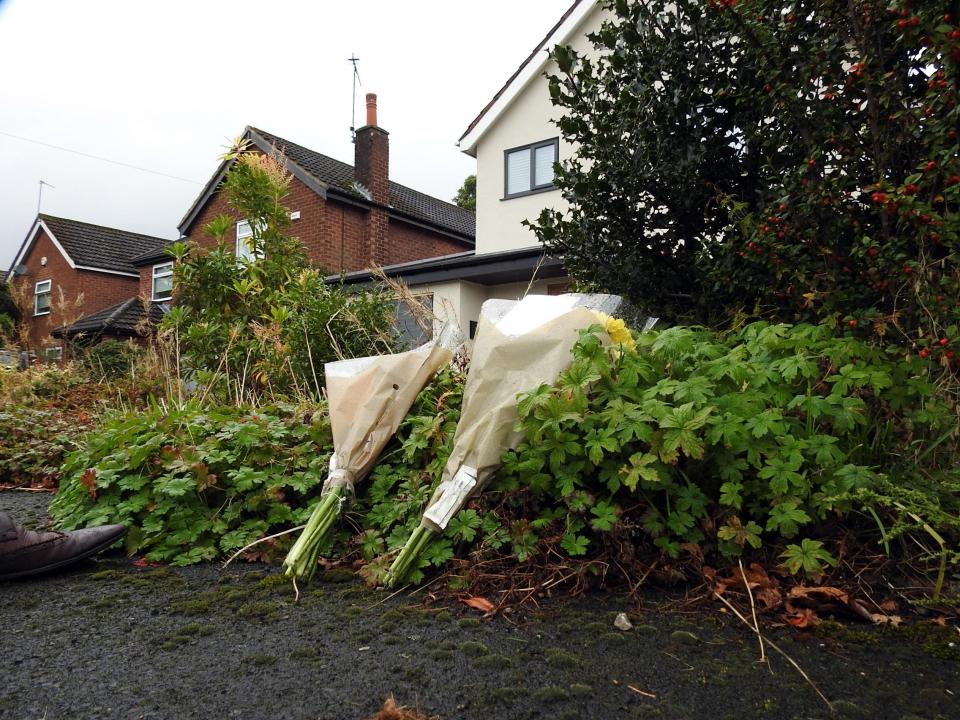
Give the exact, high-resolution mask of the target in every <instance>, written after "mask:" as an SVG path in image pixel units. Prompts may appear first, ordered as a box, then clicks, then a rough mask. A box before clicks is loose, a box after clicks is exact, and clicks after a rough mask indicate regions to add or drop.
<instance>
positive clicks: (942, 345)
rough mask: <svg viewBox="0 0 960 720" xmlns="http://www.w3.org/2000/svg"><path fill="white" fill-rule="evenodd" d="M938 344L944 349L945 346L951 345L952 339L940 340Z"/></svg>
mask: <svg viewBox="0 0 960 720" xmlns="http://www.w3.org/2000/svg"><path fill="white" fill-rule="evenodd" d="M938 342H939V343H940V347H944V346H945V345H949V344H950V338H945V337H942V338H940V340H938Z"/></svg>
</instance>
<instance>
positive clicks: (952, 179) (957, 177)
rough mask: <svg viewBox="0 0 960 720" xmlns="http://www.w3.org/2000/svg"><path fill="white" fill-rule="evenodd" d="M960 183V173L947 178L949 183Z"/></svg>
mask: <svg viewBox="0 0 960 720" xmlns="http://www.w3.org/2000/svg"><path fill="white" fill-rule="evenodd" d="M957 183H960V175H951V176H949V177H948V178H947V182H946V184H947V185H956V184H957Z"/></svg>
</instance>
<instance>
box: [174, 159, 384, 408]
mask: <svg viewBox="0 0 960 720" xmlns="http://www.w3.org/2000/svg"><path fill="white" fill-rule="evenodd" d="M230 157H232V158H233V159H234V160H235V162H234V165H233V166H232V169H231V170H230V172H229V173H228V174H227V177H226V180H225V183H224V187H223V192H224V193H225V195H226V197H227V198H228V201H229V203H230V205H231V206H232V207H233V208H234V209H235V210H236V211H237V213H238V214H239V215H240V216H241V217H245V218H247V219H248V221H249V222H250V226H251V229H252V231H253V237H252V238H251V239H250V242H251V246H250V247H249V253H250V255H249V257H248V258H245V259H239V258H238V257H237V253H236V248H235V247H234V245H233V243H232V242H228V241H227V237H228V236H229V237H232V235H231V234H230V233H231V231H232V228H233V227H234V225H235V222H234V221H233V219H231V218H229V217H226V216H221V217H218V218H215V219H214V220H213V221H212V222H210V223H209V224H208V225H207V226H206V227H205V228H204V231H205V232H206V233H207V234H208V235H209V236H210V237H211V238H213V239H214V240H215V242H216V247H215V248H214V249H213V250H209V251H204V250H202V249H201V248H199V247H197V246H195V245H187V244H184V243H177V244H175V245H174V247H173V249H172V253H173V255H174V257H175V259H176V264H175V266H174V293H175V299H176V304H175V306H174V308H173V309H172V310H171V312H169V313H168V314H167V316H166V318H165V319H164V321H163V324H162V327H163V329H164V331H166V332H173V333H175V334H176V336H177V338H178V342H179V343H180V346H181V348H182V350H183V364H184V366H185V367H186V368H187V369H189V370H192V371H194V372H195V373H196V379H197V380H198V381H199V382H200V384H201V385H204V386H206V387H210V388H212V389H214V390H216V391H217V394H218V395H219V396H220V397H221V398H223V399H232V400H235V401H238V402H243V401H249V400H253V401H256V399H257V398H259V397H261V396H263V395H264V394H267V395H271V396H273V397H278V396H279V397H282V396H284V395H286V396H290V395H308V394H309V395H313V396H319V394H320V386H321V384H322V381H323V365H324V363H326V362H328V361H330V360H335V359H338V358H339V357H357V356H362V355H371V354H375V353H377V352H389V351H391V350H393V349H394V348H395V347H396V338H395V334H394V332H393V325H394V320H395V316H396V314H395V308H394V304H393V302H392V299H391V298H390V297H389V296H388V295H387V294H386V293H384V292H381V291H379V290H364V291H359V292H348V291H347V290H346V289H345V288H343V287H340V286H336V285H329V284H327V283H326V282H325V281H324V276H325V274H326V272H325V271H323V270H322V269H321V268H316V267H312V266H311V265H310V263H309V262H308V260H307V257H306V253H305V251H304V248H303V244H302V242H301V241H300V240H299V239H297V238H295V237H292V236H291V235H289V234H288V232H289V226H290V218H289V212H288V211H287V209H286V208H285V207H284V206H283V204H282V201H283V198H284V197H285V196H286V194H287V189H288V185H289V182H290V176H289V175H288V174H287V173H286V172H285V171H284V170H283V168H282V166H281V165H280V164H279V163H278V162H277V161H276V160H275V159H274V158H272V157H269V156H264V155H259V154H256V153H250V152H246V151H244V150H243V149H242V148H238V149H237V150H236V151H235V152H234V153H233V154H231V156H230Z"/></svg>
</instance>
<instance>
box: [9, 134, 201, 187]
mask: <svg viewBox="0 0 960 720" xmlns="http://www.w3.org/2000/svg"><path fill="white" fill-rule="evenodd" d="M0 135H6V136H7V137H11V138H13V139H14V140H22V141H23V142H28V143H33V144H34V145H42V146H43V147H48V148H53V149H54V150H61V151H63V152H68V153H73V154H74V155H80V156H81V157H85V158H90V159H92V160H100V161H101V162H105V163H110V164H111V165H119V166H120V167H125V168H129V169H130V170H139V171H140V172H145V173H150V174H151V175H159V176H160V177H165V178H170V179H171V180H179V181H180V182H185V183H190V184H191V185H203V183H201V182H197V181H196V180H190V179H188V178H183V177H178V176H176V175H168V174H167V173H163V172H160V171H159V170H151V169H150V168H145V167H140V166H139V165H131V164H130V163H125V162H120V161H119V160H111V159H110V158H105V157H101V156H99V155H91V154H90V153H85V152H81V151H80V150H73V149H71V148H67V147H62V146H60V145H52V144H51V143H45V142H41V141H40V140H33V139H31V138H27V137H23V136H21V135H14V134H13V133H9V132H4V131H3V130H0Z"/></svg>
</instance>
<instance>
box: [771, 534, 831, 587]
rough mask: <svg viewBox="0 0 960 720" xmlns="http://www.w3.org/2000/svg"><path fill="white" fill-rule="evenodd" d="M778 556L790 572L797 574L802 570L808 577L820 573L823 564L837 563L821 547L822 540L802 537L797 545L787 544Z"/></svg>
mask: <svg viewBox="0 0 960 720" xmlns="http://www.w3.org/2000/svg"><path fill="white" fill-rule="evenodd" d="M780 557H782V558H783V559H784V562H783V564H784V565H785V566H786V568H787V570H789V571H790V572H791V573H793V574H797V573H799V572H800V571H801V570H802V571H803V572H804V574H806V575H807V576H808V577H810V576H816V575H819V574H820V573H822V572H823V570H824V565H836V564H837V561H836V559H834V557H833V555H831V554H830V553H829V552H828V551H827V550H824V549H823V543H822V542H820V541H819V540H810V539H809V538H804V539H803V540H802V541H801V542H800V544H799V545H788V546H787V549H786V550H784V552H783V553H782V554H781V555H780Z"/></svg>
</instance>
